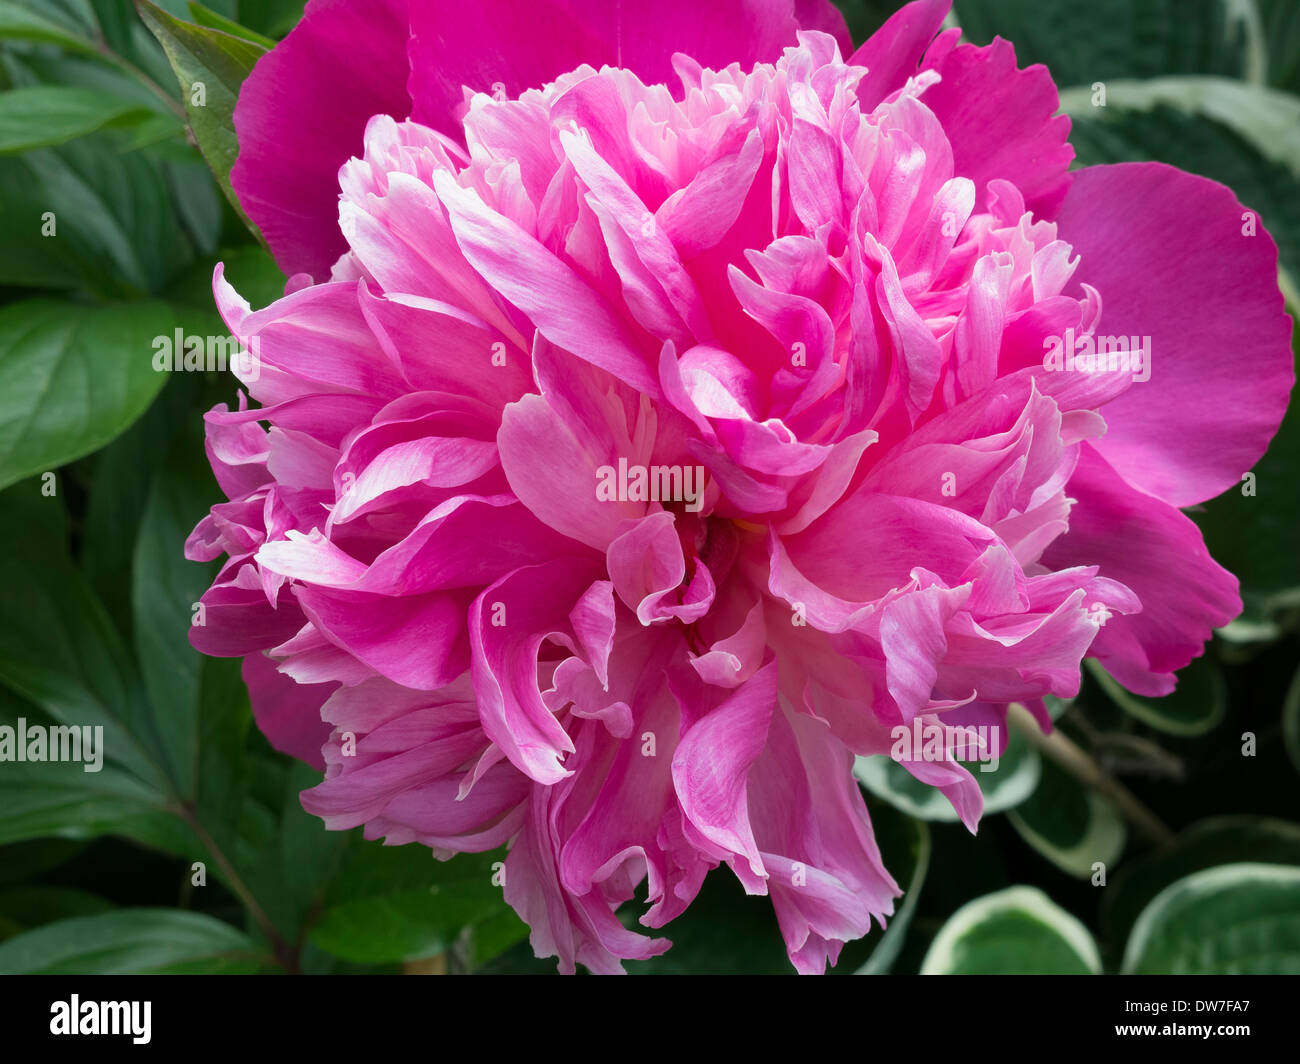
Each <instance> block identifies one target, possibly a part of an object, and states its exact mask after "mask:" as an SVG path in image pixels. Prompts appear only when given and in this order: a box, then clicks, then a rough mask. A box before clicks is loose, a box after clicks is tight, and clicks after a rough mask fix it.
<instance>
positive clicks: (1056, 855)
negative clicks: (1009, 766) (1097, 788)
mask: <svg viewBox="0 0 1300 1064" xmlns="http://www.w3.org/2000/svg"><path fill="white" fill-rule="evenodd" d="M1007 817H1008V819H1009V820H1010V821H1011V824H1012V826H1013V827H1014V828H1015V829H1016V831H1017V832H1018V833H1019V834H1020V837H1021V838H1023V839H1024V840H1025V841H1026V842H1027V843H1029V845H1030V846H1032V847H1033V848H1034V849H1035V850H1037V851H1038V852H1039V853H1040V854H1042V855H1043V856H1044V857H1046V858H1047V859H1048V860H1049V861H1051V862H1052V864H1054V865H1056V867H1057V868H1059V869H1061V871H1063V872H1065V873H1067V874H1068V875H1072V876H1076V877H1078V878H1080V879H1087V878H1088V877H1090V876H1091V875H1092V874H1093V871H1094V869H1093V865H1094V864H1096V863H1097V862H1101V863H1102V864H1103V865H1105V866H1106V867H1107V868H1109V867H1110V866H1111V865H1113V864H1114V863H1115V862H1116V861H1117V860H1119V856H1120V854H1121V853H1123V852H1124V840H1125V838H1126V835H1127V831H1126V829H1125V826H1124V820H1123V818H1122V817H1121V816H1120V815H1119V813H1118V812H1117V811H1116V809H1115V807H1114V806H1113V805H1112V804H1111V803H1110V802H1108V801H1107V800H1106V799H1105V798H1102V797H1101V796H1100V795H1098V794H1097V793H1095V792H1094V791H1091V790H1089V789H1087V788H1086V787H1084V786H1082V785H1081V784H1080V783H1079V782H1078V781H1077V780H1076V779H1075V778H1074V777H1073V776H1071V775H1069V774H1068V773H1067V772H1065V771H1064V770H1063V769H1061V768H1059V767H1058V766H1057V765H1056V764H1055V763H1054V762H1052V761H1045V762H1044V763H1043V775H1042V779H1041V781H1040V782H1039V784H1038V788H1037V789H1036V790H1035V791H1034V793H1033V794H1031V795H1030V796H1029V798H1028V799H1027V800H1026V801H1024V802H1022V803H1021V804H1020V805H1018V806H1017V807H1016V808H1015V809H1013V810H1011V811H1010V812H1009V813H1008V814H1007Z"/></svg>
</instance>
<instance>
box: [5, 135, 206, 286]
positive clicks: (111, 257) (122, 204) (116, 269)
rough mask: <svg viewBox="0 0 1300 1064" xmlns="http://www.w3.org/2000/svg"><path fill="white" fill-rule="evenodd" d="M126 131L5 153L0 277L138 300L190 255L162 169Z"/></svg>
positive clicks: (18, 283) (22, 283)
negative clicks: (129, 147) (128, 148)
mask: <svg viewBox="0 0 1300 1064" xmlns="http://www.w3.org/2000/svg"><path fill="white" fill-rule="evenodd" d="M123 136H124V135H123V134H121V133H115V132H112V131H105V132H101V133H96V134H92V135H91V136H89V137H83V138H81V139H80V140H76V141H72V142H70V143H68V144H64V145H62V146H61V147H58V148H41V149H39V150H37V151H32V152H27V153H26V154H24V155H13V156H0V214H3V215H4V218H5V224H4V225H3V226H0V284H6V285H12V286H14V287H18V288H60V289H79V290H87V291H89V292H91V293H93V294H94V295H96V296H98V297H99V298H101V299H106V300H113V299H123V298H127V299H134V298H139V297H141V296H143V295H146V294H148V293H156V292H159V291H161V290H162V289H163V288H164V287H165V286H166V284H167V282H168V281H169V280H170V278H171V277H172V276H173V275H174V274H175V273H176V272H177V271H178V270H180V269H182V268H184V267H185V266H187V265H188V264H189V263H190V262H191V261H193V259H194V248H193V246H192V245H191V243H190V242H189V240H188V239H186V237H185V230H184V227H183V225H182V224H181V221H180V218H179V217H178V215H177V213H176V209H175V206H174V204H173V202H172V196H171V192H170V189H169V186H168V181H167V175H166V171H165V170H164V168H163V166H162V165H161V164H160V163H158V162H157V161H155V160H153V159H152V158H150V157H149V156H148V155H147V154H146V153H144V152H130V153H128V154H122V152H121V151H120V148H121V146H122V140H121V138H122V137H123Z"/></svg>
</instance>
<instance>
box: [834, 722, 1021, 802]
mask: <svg viewBox="0 0 1300 1064" xmlns="http://www.w3.org/2000/svg"><path fill="white" fill-rule="evenodd" d="M1041 761H1042V759H1041V758H1040V757H1039V754H1038V751H1037V750H1035V749H1034V748H1033V747H1031V746H1030V745H1029V743H1028V742H1026V741H1025V738H1024V736H1022V735H1020V734H1019V733H1017V732H1016V731H1015V729H1012V730H1011V732H1010V736H1009V739H1008V741H1007V748H1006V750H1004V751H1003V753H1002V757H1001V759H1000V760H999V762H998V766H997V768H996V769H993V770H992V771H988V772H985V771H983V769H984V768H985V767H991V763H988V764H987V765H986V764H983V763H976V762H971V763H969V764H967V765H966V766H965V767H966V768H967V769H968V770H969V771H970V773H971V775H973V776H974V777H975V780H976V782H977V783H978V784H979V786H980V790H982V791H983V792H984V815H985V816H988V815H989V814H992V813H1001V812H1004V811H1005V810H1007V809H1012V808H1014V807H1015V806H1017V805H1019V804H1020V803H1021V802H1023V801H1024V800H1025V799H1026V798H1028V797H1029V796H1030V795H1031V794H1033V792H1034V788H1035V787H1037V786H1038V777H1039V773H1040V771H1041ZM853 773H854V775H855V776H857V778H858V781H859V782H860V783H861V784H862V785H863V786H864V787H866V788H867V790H868V791H870V792H871V793H872V794H874V795H875V796H876V797H877V798H883V799H884V800H885V801H886V802H888V803H889V804H890V805H892V806H893V807H894V808H895V809H899V810H901V811H902V812H904V813H906V814H907V815H908V816H914V817H918V818H920V819H921V820H938V821H944V822H953V821H956V820H957V819H958V816H957V813H956V811H955V810H954V809H953V807H952V804H951V803H950V802H949V801H948V799H947V798H945V797H944V796H943V795H942V794H941V793H940V792H939V791H938V789H937V788H935V787H932V786H930V785H929V784H928V783H922V782H921V781H920V780H918V779H917V778H916V777H915V776H913V775H912V774H911V773H910V772H908V771H907V769H905V768H903V766H902V765H900V764H899V763H898V762H897V761H894V760H893V759H892V758H888V757H885V756H884V755H876V756H872V757H859V758H858V759H857V761H856V762H855V763H854V766H853Z"/></svg>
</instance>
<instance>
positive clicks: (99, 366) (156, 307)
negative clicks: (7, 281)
mask: <svg viewBox="0 0 1300 1064" xmlns="http://www.w3.org/2000/svg"><path fill="white" fill-rule="evenodd" d="M171 322H172V315H171V314H170V313H169V311H168V310H167V308H166V307H165V306H163V305H162V304H159V303H141V304H133V305H130V306H115V307H82V306H75V305H71V304H67V303H57V302H53V301H50V300H23V301H21V302H18V303H11V304H9V305H7V306H5V307H4V308H3V309H0V488H2V487H6V486H8V485H10V484H12V483H14V482H15V481H17V480H19V479H21V478H22V477H25V476H28V475H30V474H33V473H41V472H46V471H49V470H52V469H55V468H56V467H58V466H60V465H63V464H64V463H66V462H70V461H72V460H73V459H74V458H80V457H81V456H82V455H84V454H88V453H89V452H91V451H94V450H96V449H97V448H99V447H102V446H103V445H104V444H106V443H108V442H109V441H110V440H112V439H113V438H114V437H115V436H117V435H118V434H119V433H121V432H122V431H124V430H125V429H126V428H127V427H128V426H129V425H130V424H131V423H132V422H133V421H134V420H135V419H136V418H137V417H139V416H140V415H141V414H142V413H143V412H144V410H145V408H146V407H147V406H148V405H149V402H150V400H152V399H153V397H154V396H155V395H156V394H157V393H158V391H159V389H160V388H162V386H163V384H164V383H165V381H166V377H165V375H163V374H159V373H155V372H154V370H153V367H152V365H151V360H152V357H153V350H154V349H153V340H154V338H155V337H157V336H160V335H161V336H167V335H169V334H170V333H171V331H172V330H171Z"/></svg>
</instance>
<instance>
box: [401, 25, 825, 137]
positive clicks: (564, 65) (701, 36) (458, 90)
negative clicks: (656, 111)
mask: <svg viewBox="0 0 1300 1064" xmlns="http://www.w3.org/2000/svg"><path fill="white" fill-rule="evenodd" d="M796 16H798V17H799V18H800V19H806V20H807V21H806V22H804V23H803V26H804V28H805V29H817V30H822V31H823V32H826V33H831V34H834V35H836V37H837V39H838V41H839V43H840V46H841V47H847V45H848V30H847V29H846V28H845V25H844V19H843V16H841V15H840V14H839V12H838V11H837V10H836V9H835V7H834V6H833V5H832V4H830V3H829V2H827V0H797V3H792V2H791V0H710V2H709V3H707V4H699V3H696V2H695V0H663V2H661V3H656V4H633V3H609V2H608V0H531V2H529V3H527V4H519V3H514V2H511V0H477V2H476V3H474V4H461V5H457V6H454V7H449V6H448V5H446V4H435V3H417V4H415V5H414V9H413V10H412V12H411V30H412V34H413V39H412V42H411V67H412V73H411V83H410V89H411V97H412V99H413V100H414V101H415V117H416V118H417V119H418V120H419V121H421V122H423V123H424V124H426V125H430V126H433V127H434V128H435V129H441V130H443V131H444V132H447V133H455V131H456V125H457V123H456V120H457V119H458V118H459V117H460V116H461V114H462V111H463V104H462V100H463V90H464V88H469V89H470V90H472V91H473V92H484V93H492V92H493V91H494V89H495V88H496V87H497V86H500V91H501V92H502V93H504V94H505V95H508V96H511V97H514V96H518V95H519V94H520V93H522V92H524V91H525V90H526V89H534V88H539V87H541V86H542V85H544V84H545V83H547V82H549V81H554V80H555V78H557V77H558V76H559V75H561V74H563V73H566V72H568V71H570V70H573V69H575V68H576V67H579V66H582V65H583V64H584V63H585V64H587V65H589V66H592V67H596V68H599V67H601V66H616V67H622V68H624V69H626V70H631V71H633V72H634V73H635V74H637V75H638V76H639V77H640V78H641V80H642V81H644V82H645V83H646V84H648V85H653V84H656V83H658V84H673V83H674V82H675V80H676V78H675V76H674V73H673V67H672V57H673V54H674V53H676V52H682V53H684V54H686V55H688V56H690V58H691V59H693V60H695V61H696V62H698V63H700V64H701V65H703V66H706V67H711V68H713V69H717V70H720V69H722V68H723V67H725V66H727V65H728V64H730V63H733V62H739V63H740V65H741V67H742V68H743V69H746V70H748V69H749V68H750V67H751V66H752V65H753V64H754V63H756V62H760V61H768V62H771V61H772V60H775V59H776V58H777V57H778V56H779V55H780V54H781V49H782V48H783V47H785V46H786V45H792V44H794V43H795V31H796V30H797V29H798V28H799V25H800V23H799V22H797V21H796Z"/></svg>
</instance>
